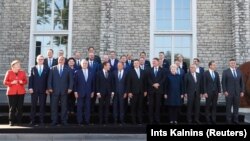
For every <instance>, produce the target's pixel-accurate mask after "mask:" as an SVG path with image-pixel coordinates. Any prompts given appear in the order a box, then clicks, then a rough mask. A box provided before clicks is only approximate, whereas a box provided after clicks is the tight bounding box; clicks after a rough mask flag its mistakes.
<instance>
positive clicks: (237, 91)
mask: <svg viewBox="0 0 250 141" xmlns="http://www.w3.org/2000/svg"><path fill="white" fill-rule="evenodd" d="M229 65H230V68H228V69H226V70H224V71H223V74H222V88H223V92H224V95H225V97H226V113H227V122H228V123H229V124H230V123H231V121H232V113H231V108H232V107H233V122H234V123H235V124H238V123H239V120H238V115H239V114H238V113H239V106H240V97H243V96H244V83H243V78H242V77H243V76H242V74H241V72H240V70H238V69H237V68H236V60H235V59H231V60H230V61H229Z"/></svg>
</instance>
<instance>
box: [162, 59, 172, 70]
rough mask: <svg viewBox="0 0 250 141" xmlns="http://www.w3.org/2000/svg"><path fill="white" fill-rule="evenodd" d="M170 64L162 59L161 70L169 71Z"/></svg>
mask: <svg viewBox="0 0 250 141" xmlns="http://www.w3.org/2000/svg"><path fill="white" fill-rule="evenodd" d="M169 67H170V64H169V62H168V60H167V59H164V60H163V62H162V68H164V69H166V70H169Z"/></svg>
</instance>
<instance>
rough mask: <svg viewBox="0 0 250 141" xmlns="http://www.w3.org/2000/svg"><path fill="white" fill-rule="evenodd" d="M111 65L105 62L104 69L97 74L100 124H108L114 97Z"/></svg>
mask: <svg viewBox="0 0 250 141" xmlns="http://www.w3.org/2000/svg"><path fill="white" fill-rule="evenodd" d="M113 88H114V87H113V77H112V73H111V72H110V64H109V63H108V62H103V69H102V70H101V71H99V72H98V73H97V74H96V92H97V93H96V95H97V98H98V99H99V123H100V124H102V123H103V121H104V123H105V124H107V123H108V114H109V105H110V100H111V98H113V96H114V91H113Z"/></svg>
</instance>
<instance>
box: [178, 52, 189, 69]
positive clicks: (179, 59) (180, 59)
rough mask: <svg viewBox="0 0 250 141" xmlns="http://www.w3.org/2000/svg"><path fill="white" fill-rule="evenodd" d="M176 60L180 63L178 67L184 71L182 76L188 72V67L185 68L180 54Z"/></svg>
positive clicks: (185, 64) (185, 65)
mask: <svg viewBox="0 0 250 141" xmlns="http://www.w3.org/2000/svg"><path fill="white" fill-rule="evenodd" d="M177 60H178V61H179V62H180V65H179V67H180V68H181V69H183V70H184V74H186V73H187V72H188V66H187V63H186V62H184V57H183V56H182V55H181V54H179V55H178V56H177Z"/></svg>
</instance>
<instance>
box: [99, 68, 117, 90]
mask: <svg viewBox="0 0 250 141" xmlns="http://www.w3.org/2000/svg"><path fill="white" fill-rule="evenodd" d="M113 88H114V87H113V76H112V73H111V72H110V71H109V72H108V78H105V76H104V73H103V70H100V71H98V72H97V74H96V93H100V94H111V93H112V92H114V89H113Z"/></svg>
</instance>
